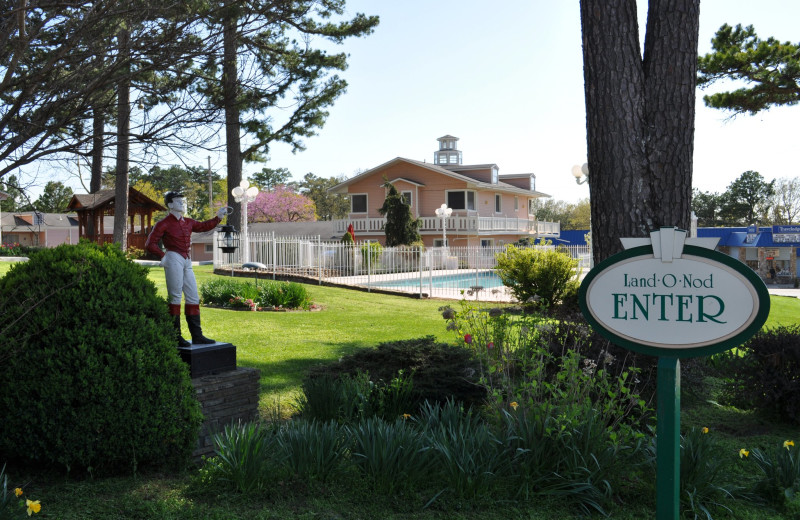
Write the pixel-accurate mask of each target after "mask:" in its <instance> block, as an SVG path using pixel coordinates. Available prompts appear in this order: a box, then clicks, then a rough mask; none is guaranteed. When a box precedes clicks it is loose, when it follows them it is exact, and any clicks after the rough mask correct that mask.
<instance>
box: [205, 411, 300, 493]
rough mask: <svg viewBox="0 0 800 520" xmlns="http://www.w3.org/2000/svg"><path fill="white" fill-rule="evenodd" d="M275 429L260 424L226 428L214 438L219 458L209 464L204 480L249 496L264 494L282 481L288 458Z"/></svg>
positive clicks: (211, 460)
mask: <svg viewBox="0 0 800 520" xmlns="http://www.w3.org/2000/svg"><path fill="white" fill-rule="evenodd" d="M277 439H278V437H277V435H276V434H275V431H274V429H272V428H268V427H264V426H262V425H260V424H258V423H246V424H242V423H238V424H231V425H227V426H225V429H224V430H223V431H222V432H221V433H218V434H216V435H214V436H213V440H214V450H215V452H216V455H215V456H214V457H212V458H210V459H207V460H206V461H205V464H204V466H203V469H202V471H201V475H200V478H201V479H202V480H206V481H214V482H215V483H220V484H222V485H225V486H227V487H230V488H231V489H233V490H235V491H237V492H239V493H243V494H247V493H252V492H263V491H265V490H267V489H268V488H269V486H272V485H274V484H275V483H276V482H277V481H278V480H280V478H281V476H282V475H281V473H280V472H279V471H275V468H276V467H280V465H281V464H283V462H284V459H285V453H282V452H281V450H280V449H279V446H278V440H277Z"/></svg>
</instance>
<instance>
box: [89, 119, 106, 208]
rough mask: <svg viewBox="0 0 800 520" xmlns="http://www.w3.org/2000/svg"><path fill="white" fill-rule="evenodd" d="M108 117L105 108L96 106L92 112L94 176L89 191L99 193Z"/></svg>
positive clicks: (101, 183) (101, 181)
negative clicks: (104, 134) (104, 136)
mask: <svg viewBox="0 0 800 520" xmlns="http://www.w3.org/2000/svg"><path fill="white" fill-rule="evenodd" d="M105 126H106V118H105V114H104V113H103V110H102V109H100V108H97V107H95V109H94V111H93V113H92V177H91V179H90V180H89V193H97V192H98V191H100V188H101V187H102V185H103V148H104V141H103V132H104V131H105Z"/></svg>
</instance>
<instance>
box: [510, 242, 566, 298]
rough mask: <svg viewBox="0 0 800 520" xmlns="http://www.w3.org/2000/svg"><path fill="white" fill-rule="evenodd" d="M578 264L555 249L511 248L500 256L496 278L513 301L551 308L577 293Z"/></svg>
mask: <svg viewBox="0 0 800 520" xmlns="http://www.w3.org/2000/svg"><path fill="white" fill-rule="evenodd" d="M577 270H578V261H577V260H575V259H573V258H572V257H570V255H569V254H567V253H563V252H560V251H558V250H555V249H552V248H544V249H543V248H519V247H516V246H513V245H511V246H508V248H507V249H506V250H505V251H504V252H501V253H498V254H497V274H498V276H499V277H500V279H501V280H502V281H503V285H505V286H506V287H509V288H510V289H511V293H512V294H513V295H514V297H515V298H516V299H517V300H518V301H520V302H522V303H529V302H533V301H534V300H537V301H539V302H540V304H542V305H545V306H547V307H552V306H554V305H555V304H557V303H558V302H560V301H561V299H562V297H563V296H564V294H565V293H569V292H570V291H574V286H576V285H579V282H578V279H577V274H578V273H577Z"/></svg>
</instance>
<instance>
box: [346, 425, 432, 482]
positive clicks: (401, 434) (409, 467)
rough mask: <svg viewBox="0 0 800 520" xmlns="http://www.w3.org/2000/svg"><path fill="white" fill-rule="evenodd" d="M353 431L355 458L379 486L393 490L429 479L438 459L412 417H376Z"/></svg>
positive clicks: (369, 480)
mask: <svg viewBox="0 0 800 520" xmlns="http://www.w3.org/2000/svg"><path fill="white" fill-rule="evenodd" d="M349 431H350V437H351V439H352V443H353V447H352V461H353V463H354V464H355V466H356V467H357V468H358V469H359V471H360V472H361V474H362V475H363V476H364V477H366V478H367V480H368V482H369V483H370V485H371V486H373V487H374V488H375V489H376V490H378V491H380V492H382V493H387V494H393V493H395V492H397V491H400V490H407V489H413V488H415V487H418V486H421V485H425V484H428V483H429V478H430V475H431V473H432V472H433V470H434V466H435V460H434V458H433V457H431V456H430V455H431V452H430V447H429V446H428V443H427V442H426V439H425V436H424V435H422V434H421V433H420V431H419V430H418V429H416V428H415V427H414V425H413V423H411V422H410V421H409V420H407V419H396V420H394V421H386V420H384V419H381V418H377V417H372V418H369V419H365V420H362V421H359V422H358V423H356V424H354V425H352V426H350V427H349Z"/></svg>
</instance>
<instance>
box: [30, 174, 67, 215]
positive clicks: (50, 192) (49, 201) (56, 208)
mask: <svg viewBox="0 0 800 520" xmlns="http://www.w3.org/2000/svg"><path fill="white" fill-rule="evenodd" d="M70 200H72V188H70V187H69V186H64V184H63V183H61V182H58V181H49V182H48V183H47V184H45V185H44V190H43V191H42V194H41V195H39V198H38V199H36V202H34V203H33V206H34V207H35V208H36V210H37V211H41V212H42V213H65V212H66V211H67V206H68V205H69V201H70Z"/></svg>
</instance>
